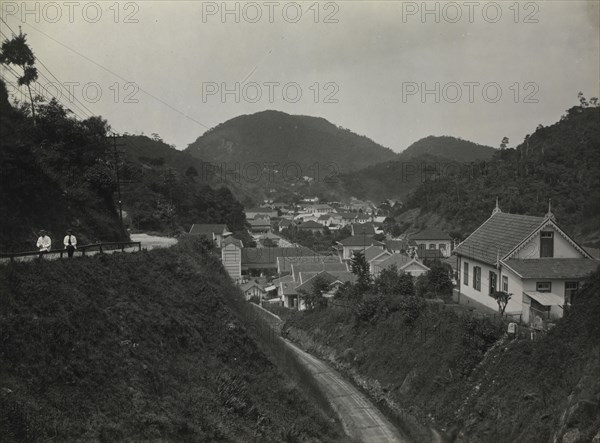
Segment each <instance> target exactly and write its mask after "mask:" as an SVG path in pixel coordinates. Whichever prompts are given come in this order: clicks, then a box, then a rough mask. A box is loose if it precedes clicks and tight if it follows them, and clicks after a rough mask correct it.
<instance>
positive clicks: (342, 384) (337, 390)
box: [285, 340, 409, 443]
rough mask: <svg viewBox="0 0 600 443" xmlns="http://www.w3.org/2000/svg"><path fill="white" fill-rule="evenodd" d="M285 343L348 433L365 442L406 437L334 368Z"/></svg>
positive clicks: (402, 439)
mask: <svg viewBox="0 0 600 443" xmlns="http://www.w3.org/2000/svg"><path fill="white" fill-rule="evenodd" d="M285 343H286V344H287V345H288V346H289V347H290V349H292V350H293V351H294V352H295V353H296V354H297V355H298V357H299V358H300V361H301V362H302V363H304V364H305V365H306V366H307V367H308V369H309V370H310V372H311V374H312V375H313V376H314V377H315V379H316V380H317V382H318V384H319V386H320V388H321V389H322V391H323V393H324V394H325V395H326V396H327V398H328V399H329V401H330V403H331V404H332V406H333V408H334V410H335V411H336V412H337V414H338V416H339V417H340V420H341V421H342V423H343V425H344V429H345V431H346V433H347V434H348V435H349V436H350V437H352V438H353V439H355V440H356V441H360V442H365V443H380V442H381V443H384V442H386V443H387V442H402V443H405V442H408V441H409V440H408V439H407V438H406V437H405V436H404V435H402V434H401V433H400V432H399V431H398V429H397V428H396V427H395V426H394V425H393V424H392V423H390V421H389V420H388V419H387V418H386V417H385V416H384V415H383V414H382V413H381V412H380V411H379V409H377V407H376V406H375V405H374V404H373V403H372V402H371V401H370V400H369V399H368V398H367V397H366V396H365V395H364V394H363V393H362V392H360V391H359V390H358V389H357V388H355V387H354V386H353V385H352V384H350V383H349V382H347V381H346V380H345V379H344V378H343V377H342V375H340V374H339V373H338V372H337V371H336V370H334V369H333V368H331V367H330V366H329V365H328V364H327V363H325V362H323V361H321V360H319V359H318V358H316V357H314V356H312V355H311V354H309V353H308V352H305V351H303V350H301V349H300V348H298V347H297V346H295V345H294V344H292V343H291V342H289V341H288V340H285Z"/></svg>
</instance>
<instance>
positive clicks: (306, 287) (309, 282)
mask: <svg viewBox="0 0 600 443" xmlns="http://www.w3.org/2000/svg"><path fill="white" fill-rule="evenodd" d="M302 274H303V283H302V284H300V285H298V286H296V292H298V291H305V292H309V291H311V290H312V286H313V284H314V283H315V281H316V278H317V277H319V278H322V279H323V280H324V281H325V282H326V283H327V284H329V285H331V284H332V283H335V282H336V281H339V282H342V283H345V282H347V281H354V280H355V279H356V276H355V275H354V274H352V273H351V272H338V273H335V272H333V273H332V272H329V271H321V272H316V273H309V274H310V276H307V277H308V278H304V273H302Z"/></svg>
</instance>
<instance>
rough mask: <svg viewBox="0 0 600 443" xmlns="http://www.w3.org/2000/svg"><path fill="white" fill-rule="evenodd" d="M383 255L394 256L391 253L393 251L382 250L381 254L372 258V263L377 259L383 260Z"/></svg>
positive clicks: (370, 261)
mask: <svg viewBox="0 0 600 443" xmlns="http://www.w3.org/2000/svg"><path fill="white" fill-rule="evenodd" d="M382 255H387V256H388V257H391V256H392V253H391V252H389V251H382V252H381V254H379V255H376V256H375V257H373V258H372V259H371V260H369V263H372V262H374V261H375V260H381V259H380V257H381V256H382Z"/></svg>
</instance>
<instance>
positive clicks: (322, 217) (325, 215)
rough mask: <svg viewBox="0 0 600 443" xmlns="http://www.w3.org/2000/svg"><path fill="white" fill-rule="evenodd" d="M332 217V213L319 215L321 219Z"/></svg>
mask: <svg viewBox="0 0 600 443" xmlns="http://www.w3.org/2000/svg"><path fill="white" fill-rule="evenodd" d="M331 217H332V215H331V214H323V215H320V216H319V220H329V219H330V218H331Z"/></svg>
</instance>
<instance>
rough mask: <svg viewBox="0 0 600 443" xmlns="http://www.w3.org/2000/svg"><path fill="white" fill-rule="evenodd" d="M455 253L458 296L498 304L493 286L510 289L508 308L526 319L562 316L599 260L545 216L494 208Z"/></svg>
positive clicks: (487, 304) (496, 288) (489, 305)
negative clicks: (494, 296) (489, 215)
mask: <svg viewBox="0 0 600 443" xmlns="http://www.w3.org/2000/svg"><path fill="white" fill-rule="evenodd" d="M454 253H455V254H456V255H457V258H458V263H457V267H458V270H459V272H458V274H459V279H458V288H457V289H458V292H459V297H468V298H469V299H472V300H475V301H476V302H479V303H481V304H483V305H485V306H488V307H490V308H492V309H497V308H498V305H497V303H496V300H495V299H494V298H493V297H492V293H493V292H494V291H497V290H498V291H504V292H508V293H511V294H512V299H511V300H510V301H509V303H508V305H507V307H506V313H520V314H521V315H522V317H521V320H522V321H523V322H525V323H533V322H535V323H539V322H540V321H547V320H552V319H555V318H560V317H562V315H563V311H564V307H565V306H566V305H569V304H570V302H571V299H572V296H573V294H574V293H575V291H576V290H577V289H578V288H579V286H580V284H581V282H582V280H584V279H585V278H586V277H587V275H589V274H590V273H591V272H593V271H594V270H595V269H596V268H597V267H598V264H599V263H600V262H598V261H597V260H594V259H593V258H592V256H591V255H590V254H589V253H588V252H587V251H585V250H584V249H583V248H582V247H581V246H579V245H578V244H577V243H576V242H575V240H573V239H572V238H571V237H569V236H568V235H567V234H566V233H565V232H564V231H563V230H562V229H561V228H560V227H559V226H558V225H557V224H556V221H555V219H554V215H553V214H552V212H551V211H550V209H549V210H548V213H547V214H546V216H545V217H534V216H529V215H518V214H506V213H504V212H502V211H501V210H500V208H499V207H498V204H497V203H496V208H495V209H494V211H493V212H492V216H491V217H490V218H488V219H487V220H486V221H485V222H484V223H483V224H482V225H481V226H480V227H479V228H477V229H476V230H475V231H474V232H473V233H472V234H471V235H470V236H469V237H467V238H466V239H465V241H463V242H462V243H460V244H459V245H458V246H457V247H456V249H455V251H454Z"/></svg>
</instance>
